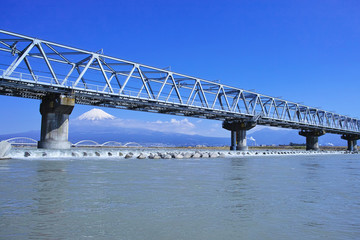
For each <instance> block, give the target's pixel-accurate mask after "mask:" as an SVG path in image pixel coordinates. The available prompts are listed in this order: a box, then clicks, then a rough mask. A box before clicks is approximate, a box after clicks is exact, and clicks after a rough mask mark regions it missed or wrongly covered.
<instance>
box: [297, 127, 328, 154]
mask: <svg viewBox="0 0 360 240" xmlns="http://www.w3.org/2000/svg"><path fill="white" fill-rule="evenodd" d="M324 134H325V131H324V130H304V129H303V130H301V131H300V132H299V135H301V136H304V137H306V151H319V150H320V148H319V137H320V136H322V135H324Z"/></svg>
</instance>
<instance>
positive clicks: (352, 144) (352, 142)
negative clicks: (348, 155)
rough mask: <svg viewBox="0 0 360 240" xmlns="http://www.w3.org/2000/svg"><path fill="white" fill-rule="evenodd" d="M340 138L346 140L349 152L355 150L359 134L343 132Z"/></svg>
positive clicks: (356, 149)
mask: <svg viewBox="0 0 360 240" xmlns="http://www.w3.org/2000/svg"><path fill="white" fill-rule="evenodd" d="M341 139H344V140H347V142H348V148H347V150H348V151H350V152H357V151H358V147H357V140H359V139H360V135H353V134H343V135H342V136H341Z"/></svg>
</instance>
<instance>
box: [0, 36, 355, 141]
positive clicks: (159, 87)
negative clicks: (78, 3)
mask: <svg viewBox="0 0 360 240" xmlns="http://www.w3.org/2000/svg"><path fill="white" fill-rule="evenodd" d="M0 53H1V55H0V94H3V95H9V96H19V97H27V98H35V99H41V98H42V97H43V96H45V95H46V94H48V93H61V94H69V95H70V94H71V95H75V99H76V103H78V104H89V105H99V106H106V107H114V108H126V109H133V110H138V111H150V112H159V113H166V114H174V115H183V116H192V117H198V118H208V119H218V120H235V119H251V118H253V117H256V118H258V124H262V125H269V126H277V127H285V128H294V129H321V130H325V131H327V132H330V133H337V134H345V133H347V134H356V135H360V120H358V119H355V118H351V117H347V116H343V115H339V114H336V113H333V112H329V111H325V110H322V109H318V108H313V107H309V106H306V105H302V104H299V103H294V102H290V101H286V100H283V99H280V98H276V97H270V96H267V95H262V94H258V93H255V92H252V91H247V90H244V89H240V88H236V87H231V86H227V85H224V84H220V83H218V82H212V81H208V80H204V79H200V78H197V77H192V76H187V75H184V74H180V73H175V72H172V71H169V70H165V69H160V68H155V67H151V66H148V65H144V64H139V63H135V62H131V61H127V60H123V59H119V58H115V57H111V56H107V55H104V54H100V53H98V52H91V51H86V50H82V49H78V48H73V47H69V46H66V45H62V44H57V43H53V42H49V41H44V40H39V39H36V38H33V37H28V36H24V35H20V34H16V33H11V32H8V31H4V30H0Z"/></svg>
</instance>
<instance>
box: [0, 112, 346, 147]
mask: <svg viewBox="0 0 360 240" xmlns="http://www.w3.org/2000/svg"><path fill="white" fill-rule="evenodd" d="M114 119H115V117H114V116H112V115H110V114H108V113H106V112H104V111H103V110H101V109H96V108H94V109H92V110H90V111H88V112H86V113H84V114H82V115H81V116H79V117H78V118H76V119H75V120H74V121H72V122H70V132H69V141H70V142H72V143H76V142H79V141H81V140H92V141H95V142H98V143H100V144H101V143H104V142H107V141H116V142H121V143H122V144H125V143H128V142H136V143H139V144H140V145H143V146H196V145H206V146H228V145H229V144H230V133H229V137H228V138H226V137H207V136H200V135H188V134H183V133H172V132H162V131H154V130H149V129H144V128H128V127H124V126H114V124H113V122H112V121H113V120H114ZM12 137H29V138H33V139H35V140H38V139H39V137H40V131H39V130H38V131H29V132H23V133H15V134H6V135H0V140H5V139H9V138H12ZM290 142H292V143H305V138H304V137H302V136H300V135H299V134H298V131H297V130H288V129H277V128H270V127H262V128H260V129H254V130H252V131H249V132H248V145H249V146H253V145H255V144H256V145H272V144H276V145H279V144H284V145H288V144H289V143H290ZM319 143H320V144H321V145H335V146H344V145H345V144H346V142H345V141H344V140H341V139H340V136H339V135H334V134H326V135H324V136H322V137H320V138H319Z"/></svg>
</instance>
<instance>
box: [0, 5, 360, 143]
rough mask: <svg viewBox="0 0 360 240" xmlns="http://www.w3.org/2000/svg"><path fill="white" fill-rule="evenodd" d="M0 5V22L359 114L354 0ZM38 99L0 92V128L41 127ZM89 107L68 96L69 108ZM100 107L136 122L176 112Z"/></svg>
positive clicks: (210, 125)
mask: <svg viewBox="0 0 360 240" xmlns="http://www.w3.org/2000/svg"><path fill="white" fill-rule="evenodd" d="M1 8H2V10H1V12H2V14H1V15H0V22H1V24H0V28H1V29H4V30H8V31H12V32H17V33H21V34H24V35H29V36H33V37H37V38H41V39H45V40H49V41H53V42H59V43H62V44H65V45H70V46H74V47H79V48H83V49H86V50H91V51H97V50H99V49H103V50H104V53H105V54H106V55H111V56H116V57H119V58H123V59H128V60H132V61H135V62H140V63H143V64H147V65H151V66H156V67H162V68H163V67H169V66H171V69H172V70H173V71H175V72H180V73H184V74H187V75H193V76H198V77H201V78H203V79H208V80H221V82H222V83H226V84H227V85H232V86H236V87H240V88H244V89H255V90H256V91H257V92H259V93H263V94H267V95H270V96H281V97H283V98H284V99H287V100H291V101H296V102H303V103H304V104H307V105H310V106H315V107H322V108H323V109H326V110H333V111H335V112H337V113H341V114H346V115H349V116H352V117H360V108H359V107H358V101H357V96H358V92H359V90H360V81H359V80H360V14H359V12H360V2H359V1H350V0H349V1H343V0H341V1H340V0H339V1H336V0H328V1H306V0H303V1H256V0H255V1H226V0H225V1H224V0H223V1H194V0H193V1H188V0H182V1H171V0H170V1H169V0H168V1H156V0H154V1H137V0H131V1H23V0H19V1H14V2H11V1H6V2H3V3H2V4H1ZM39 103H40V102H39V101H37V100H29V99H20V98H13V97H5V96H0V107H1V109H2V111H1V112H2V113H3V114H4V116H5V117H1V118H0V135H1V134H7V133H14V132H22V131H27V130H36V129H40V119H41V116H40V113H39ZM90 109H92V107H91V106H81V105H76V107H75V109H74V111H73V114H72V115H71V118H72V119H74V118H76V117H78V116H79V115H81V114H82V113H84V112H86V111H88V110H90ZM103 110H105V111H106V112H108V113H110V114H112V115H114V116H116V117H118V118H122V119H130V120H131V119H136V120H137V121H138V122H141V121H150V122H156V121H166V122H170V123H171V119H176V121H181V120H184V119H183V118H180V117H174V116H168V115H161V114H150V113H141V112H134V111H126V110H116V109H103ZM188 121H189V122H190V123H192V124H194V126H195V127H193V128H192V133H200V134H201V133H202V132H204V129H214V132H206V131H205V132H206V134H207V135H214V136H227V135H228V133H227V132H226V131H225V130H222V129H221V122H218V121H207V120H203V121H201V122H199V121H198V119H191V118H190V119H188ZM183 122H185V121H183ZM197 128H198V129H199V130H198V131H196V132H194V129H197ZM216 129H217V130H216Z"/></svg>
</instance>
